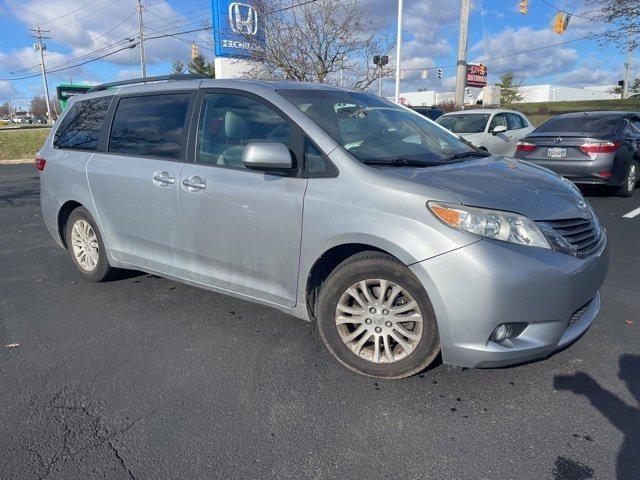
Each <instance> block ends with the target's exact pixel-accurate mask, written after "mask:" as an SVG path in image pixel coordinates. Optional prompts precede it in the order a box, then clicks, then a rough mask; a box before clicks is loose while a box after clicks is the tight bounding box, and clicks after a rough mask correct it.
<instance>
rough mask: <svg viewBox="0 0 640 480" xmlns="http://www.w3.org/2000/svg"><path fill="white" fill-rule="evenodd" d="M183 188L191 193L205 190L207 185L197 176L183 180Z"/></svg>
mask: <svg viewBox="0 0 640 480" xmlns="http://www.w3.org/2000/svg"><path fill="white" fill-rule="evenodd" d="M182 186H183V187H185V188H186V189H187V190H189V191H190V192H197V191H200V190H204V189H205V187H206V186H207V184H206V183H205V182H204V180H202V179H201V178H200V177H198V176H197V175H194V176H192V177H189V178H185V179H184V180H182Z"/></svg>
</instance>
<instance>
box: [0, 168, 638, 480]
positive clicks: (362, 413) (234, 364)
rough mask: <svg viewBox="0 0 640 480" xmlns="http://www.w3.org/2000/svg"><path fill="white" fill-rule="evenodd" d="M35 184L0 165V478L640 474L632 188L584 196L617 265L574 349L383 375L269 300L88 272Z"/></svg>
mask: <svg viewBox="0 0 640 480" xmlns="http://www.w3.org/2000/svg"><path fill="white" fill-rule="evenodd" d="M38 188H39V182H38V178H37V175H36V171H35V168H34V167H33V166H32V165H1V166H0V426H1V428H0V478H2V479H22V478H38V479H42V478H48V479H57V478H65V479H66V478H73V479H76V478H78V479H88V478H109V479H120V478H122V479H133V478H135V479H146V478H165V479H169V478H209V479H214V478H220V479H233V478H239V479H240V478H242V479H245V478H278V479H284V478H315V479H333V478H335V479H355V478H367V479H378V478H393V479H396V478H407V479H410V478H433V479H461V478H472V479H485V478H486V479H489V478H491V479H506V478H514V479H515V478H517V479H571V480H582V479H591V478H594V479H612V478H620V479H632V478H640V447H639V445H640V408H639V402H640V288H639V287H640V248H639V245H640V243H639V241H638V238H639V237H640V215H639V216H636V217H634V218H623V215H624V214H626V213H627V212H629V211H631V210H634V209H636V208H638V207H640V189H639V190H637V191H636V193H635V195H634V196H633V197H631V198H628V199H621V198H615V197H607V196H602V195H601V192H600V191H598V190H594V191H590V192H587V193H588V195H589V200H590V201H591V203H592V204H593V206H594V207H595V209H596V211H597V212H598V214H599V216H600V219H601V221H602V222H603V224H604V225H605V227H606V228H607V230H608V234H609V241H610V246H611V269H610V273H609V276H608V279H607V281H606V284H605V286H604V288H603V290H602V298H603V307H602V310H601V313H600V316H599V318H598V319H597V321H596V323H595V324H594V325H593V327H592V328H591V329H590V330H589V331H588V332H587V333H586V335H585V336H584V337H583V338H581V339H580V340H579V341H578V342H577V343H576V344H574V345H572V346H571V347H570V348H568V349H565V350H563V351H561V352H558V353H557V354H555V355H554V356H552V357H551V358H549V359H546V360H544V361H540V362H535V363H529V364H526V365H521V366H517V367H511V368H503V369H493V370H468V369H460V368H454V367H449V366H446V365H437V366H435V367H434V368H431V369H430V370H428V371H426V372H424V373H423V374H420V375H416V376H414V377H412V378H409V379H405V380H399V381H381V380H375V379H370V378H365V377H361V376H358V375H356V374H354V373H351V372H350V371H348V370H347V369H345V368H344V367H342V366H340V365H339V364H338V363H337V362H336V361H334V360H333V359H332V358H331V357H330V355H329V354H328V353H327V352H326V351H325V349H324V348H323V346H322V345H321V343H320V340H319V338H318V336H317V334H316V333H315V332H314V328H313V326H312V325H311V324H306V323H304V322H302V321H300V320H297V319H295V318H293V317H288V316H286V315H284V314H282V313H279V312H278V311H276V310H272V309H269V308H266V307H262V306H257V305H253V304H251V303H247V302H243V301H240V300H236V299H232V298H229V297H225V296H221V295H217V294H214V293H211V292H208V291H205V290H200V289H197V288H193V287H189V286H186V285H182V284H179V283H175V282H172V281H169V280H165V279H162V278H158V277H156V276H152V275H147V274H142V273H137V272H131V273H130V274H127V275H122V276H120V277H119V278H118V279H116V280H113V281H110V282H108V283H103V284H91V283H87V282H85V281H83V280H82V279H81V278H80V276H79V275H78V274H77V273H76V271H75V270H74V267H73V265H72V263H71V261H70V259H69V258H68V257H67V254H66V252H65V251H63V250H61V249H60V248H58V247H57V246H55V244H54V242H53V240H52V239H51V237H50V236H49V234H48V232H47V231H46V230H45V228H44V225H43V224H42V221H41V218H40V209H39V199H38ZM541 301H544V299H541ZM15 344H19V345H17V346H12V345H15Z"/></svg>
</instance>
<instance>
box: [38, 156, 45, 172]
mask: <svg viewBox="0 0 640 480" xmlns="http://www.w3.org/2000/svg"><path fill="white" fill-rule="evenodd" d="M46 163H47V161H46V160H45V159H44V158H42V157H40V156H36V168H37V169H38V170H40V171H43V170H44V166H45V164H46Z"/></svg>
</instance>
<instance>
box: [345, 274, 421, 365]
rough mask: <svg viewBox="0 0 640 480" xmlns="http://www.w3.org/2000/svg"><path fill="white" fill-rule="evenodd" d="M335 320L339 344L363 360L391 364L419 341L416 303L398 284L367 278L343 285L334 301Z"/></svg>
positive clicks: (407, 352)
mask: <svg viewBox="0 0 640 480" xmlns="http://www.w3.org/2000/svg"><path fill="white" fill-rule="evenodd" d="M335 323H336V328H337V329H338V334H339V335H340V338H341V340H342V341H343V343H344V344H345V345H346V346H347V347H348V348H349V349H350V350H351V351H352V352H353V354H354V355H357V356H359V357H361V358H363V359H365V360H368V361H370V362H373V363H393V362H397V361H398V360H402V359H403V358H405V357H407V356H408V355H410V354H411V353H412V352H413V351H414V350H415V349H416V347H417V346H418V344H419V343H420V340H421V339H422V333H423V325H424V321H423V317H422V312H421V311H420V307H419V306H418V302H417V301H416V300H415V299H414V298H413V297H412V296H411V294H410V293H409V292H408V291H407V290H406V289H405V288H404V287H403V286H402V285H399V284H396V283H394V282H391V281H388V280H385V279H367V280H362V281H359V282H357V283H354V284H353V285H351V286H350V287H349V288H347V289H346V290H345V291H344V292H343V294H342V295H341V296H340V299H339V300H338V304H337V306H336V313H335Z"/></svg>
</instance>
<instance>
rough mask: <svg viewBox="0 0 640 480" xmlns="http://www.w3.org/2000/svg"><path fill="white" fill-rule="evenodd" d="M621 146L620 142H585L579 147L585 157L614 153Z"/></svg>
mask: <svg viewBox="0 0 640 480" xmlns="http://www.w3.org/2000/svg"><path fill="white" fill-rule="evenodd" d="M620 145H622V143H621V142H587V143H583V144H582V145H580V150H582V151H583V152H584V153H586V154H587V155H589V156H591V155H597V154H598V153H612V152H615V151H616V150H617V149H618V148H620Z"/></svg>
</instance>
